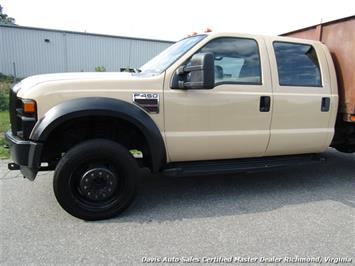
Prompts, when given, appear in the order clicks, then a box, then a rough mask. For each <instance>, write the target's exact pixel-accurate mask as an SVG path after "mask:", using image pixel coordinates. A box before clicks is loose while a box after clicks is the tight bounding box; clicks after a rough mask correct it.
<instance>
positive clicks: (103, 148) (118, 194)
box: [53, 139, 139, 220]
mask: <svg viewBox="0 0 355 266" xmlns="http://www.w3.org/2000/svg"><path fill="white" fill-rule="evenodd" d="M138 170H139V168H138V165H137V163H136V161H135V159H134V158H133V156H132V155H131V154H130V153H129V151H128V150H127V149H126V148H125V147H123V146H122V145H120V144H118V143H116V142H113V141H109V140H105V139H93V140H88V141H85V142H83V143H80V144H78V145H77V146H74V147H73V148H72V149H70V150H69V151H68V152H67V153H66V154H65V155H64V156H63V158H62V159H61V160H60V161H59V163H58V165H57V167H56V170H55V173H54V179H53V188H54V193H55V196H56V198H57V200H58V202H59V204H60V205H61V206H62V208H63V209H64V210H66V211H67V212H68V213H70V214H71V215H73V216H75V217H78V218H80V219H84V220H102V219H109V218H112V217H115V216H117V215H118V214H119V213H121V212H122V211H124V210H125V209H126V208H127V207H128V206H129V205H130V204H131V202H132V201H133V199H134V196H135V192H136V185H137V177H138V173H139V171H138Z"/></svg>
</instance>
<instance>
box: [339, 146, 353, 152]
mask: <svg viewBox="0 0 355 266" xmlns="http://www.w3.org/2000/svg"><path fill="white" fill-rule="evenodd" d="M335 149H336V150H337V151H340V152H343V153H354V151H355V147H354V146H351V145H339V146H336V147H335Z"/></svg>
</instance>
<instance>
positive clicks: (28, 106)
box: [23, 100, 36, 113]
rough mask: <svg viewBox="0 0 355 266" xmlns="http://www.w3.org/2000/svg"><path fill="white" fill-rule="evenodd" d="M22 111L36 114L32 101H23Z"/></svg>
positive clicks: (34, 104) (34, 103)
mask: <svg viewBox="0 0 355 266" xmlns="http://www.w3.org/2000/svg"><path fill="white" fill-rule="evenodd" d="M23 111H24V112H25V113H35V112H36V102H35V101H32V100H24V101H23Z"/></svg>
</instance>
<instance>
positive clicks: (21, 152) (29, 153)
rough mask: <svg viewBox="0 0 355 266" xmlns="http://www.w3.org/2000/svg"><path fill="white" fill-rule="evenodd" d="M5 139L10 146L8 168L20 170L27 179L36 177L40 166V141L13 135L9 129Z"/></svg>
mask: <svg viewBox="0 0 355 266" xmlns="http://www.w3.org/2000/svg"><path fill="white" fill-rule="evenodd" d="M5 139H6V141H7V143H8V144H9V147H10V153H11V159H12V160H13V163H10V164H9V165H8V168H9V170H20V171H21V173H22V174H23V176H24V177H26V178H28V179H29V180H32V181H33V180H34V179H35V178H36V175H37V172H38V170H39V169H40V167H41V152H42V147H43V144H42V143H37V142H33V141H30V140H23V139H21V138H19V137H17V136H14V135H13V134H12V132H11V131H8V132H6V133H5Z"/></svg>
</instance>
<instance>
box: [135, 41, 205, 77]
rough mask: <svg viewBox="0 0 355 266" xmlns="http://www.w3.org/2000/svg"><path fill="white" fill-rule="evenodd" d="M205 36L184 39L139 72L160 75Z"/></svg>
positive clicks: (149, 62)
mask: <svg viewBox="0 0 355 266" xmlns="http://www.w3.org/2000/svg"><path fill="white" fill-rule="evenodd" d="M205 37H206V35H196V36H192V37H188V38H185V39H183V40H181V41H179V42H177V43H175V44H173V45H172V46H170V47H168V48H167V49H165V50H164V51H163V52H161V53H160V54H158V55H157V56H156V57H154V58H153V59H151V60H150V61H148V62H147V63H146V64H144V65H143V66H142V67H141V68H140V70H141V71H142V72H150V73H161V72H163V71H165V70H166V69H167V68H168V67H169V66H170V65H171V64H172V63H174V62H175V61H176V60H177V59H178V58H180V56H182V55H183V54H185V53H186V52H187V51H188V50H189V49H190V48H191V47H193V46H194V45H195V44H197V43H198V42H199V41H201V40H202V39H203V38H205Z"/></svg>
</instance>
